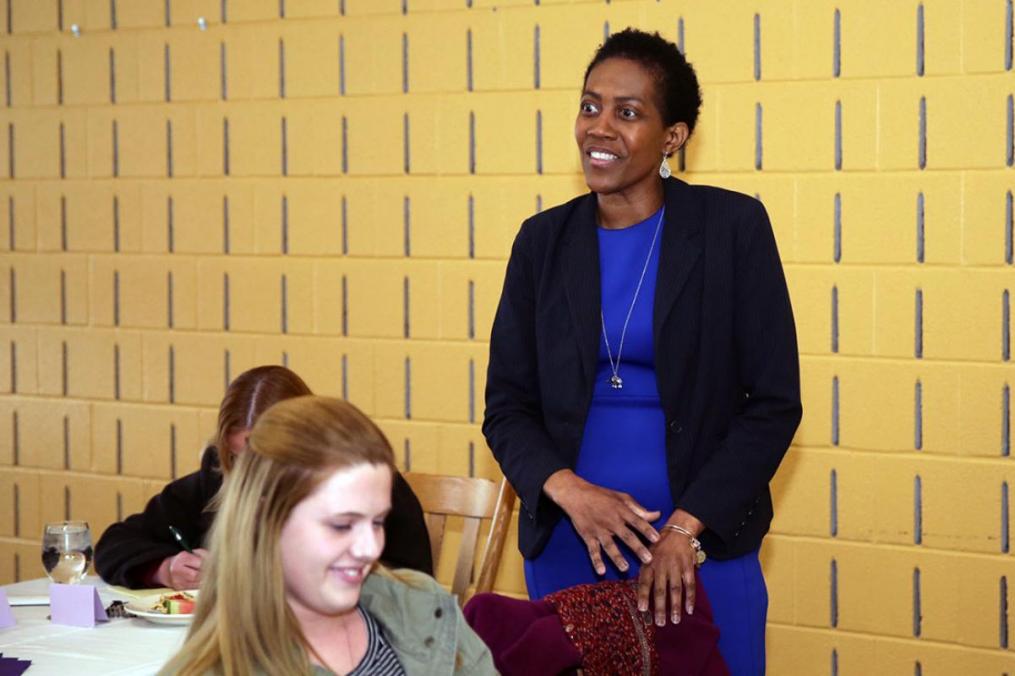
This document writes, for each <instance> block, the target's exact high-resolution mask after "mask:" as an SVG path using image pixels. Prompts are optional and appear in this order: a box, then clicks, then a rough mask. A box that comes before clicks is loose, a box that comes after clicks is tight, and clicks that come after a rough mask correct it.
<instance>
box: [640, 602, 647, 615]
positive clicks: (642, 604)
mask: <svg viewBox="0 0 1015 676" xmlns="http://www.w3.org/2000/svg"><path fill="white" fill-rule="evenodd" d="M647 610H648V603H647V602H646V601H638V612H640V613H644V612H645V611H647Z"/></svg>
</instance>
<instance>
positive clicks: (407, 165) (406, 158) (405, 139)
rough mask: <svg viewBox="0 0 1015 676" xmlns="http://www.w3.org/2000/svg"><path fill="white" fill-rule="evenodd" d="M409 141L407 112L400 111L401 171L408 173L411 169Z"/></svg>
mask: <svg viewBox="0 0 1015 676" xmlns="http://www.w3.org/2000/svg"><path fill="white" fill-rule="evenodd" d="M410 147H411V144H410V141H409V113H402V171H403V172H404V173H406V174H408V173H409V172H410V171H411V170H412V164H411V159H412V158H411V153H410Z"/></svg>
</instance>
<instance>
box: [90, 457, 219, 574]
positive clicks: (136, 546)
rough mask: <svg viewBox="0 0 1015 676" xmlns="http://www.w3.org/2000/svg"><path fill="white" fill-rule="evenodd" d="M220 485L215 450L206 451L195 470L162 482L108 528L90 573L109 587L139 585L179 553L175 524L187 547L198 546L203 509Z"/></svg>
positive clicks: (96, 547)
mask: <svg viewBox="0 0 1015 676" xmlns="http://www.w3.org/2000/svg"><path fill="white" fill-rule="evenodd" d="M221 485H222V474H221V472H220V470H219V468H218V452H217V451H216V450H215V448H214V447H208V448H207V449H205V451H204V455H202V457H201V469H200V470H198V471H197V472H194V473H193V474H188V475H187V476H184V477H181V478H179V479H177V480H176V481H173V482H171V483H170V484H168V485H167V486H166V487H165V488H164V489H162V492H161V493H159V494H158V495H156V496H154V497H153V498H152V499H151V500H149V501H148V505H147V506H146V507H145V509H144V511H143V512H141V513H140V514H133V515H131V516H128V517H127V518H126V519H124V520H123V521H120V522H118V523H114V524H113V525H111V526H109V528H107V529H106V531H105V532H104V533H103V534H102V537H101V538H100V539H99V542H98V544H97V545H96V546H95V570H96V572H97V573H98V574H99V575H100V576H101V577H102V579H103V580H105V581H106V582H108V583H110V584H115V585H122V586H125V587H133V588H138V587H143V586H145V580H144V574H145V573H146V572H147V571H149V570H150V569H151V567H152V566H153V565H157V564H158V563H160V562H161V561H162V560H163V559H165V558H167V557H170V556H174V555H175V554H178V553H180V551H181V550H180V546H179V545H178V544H177V543H176V541H175V540H174V539H173V538H172V535H170V533H169V526H170V525H173V526H176V528H178V529H179V530H180V532H181V533H182V534H183V536H184V537H185V538H187V541H188V542H189V543H190V545H191V546H192V547H198V546H200V545H201V544H202V542H203V540H204V536H205V530H206V528H207V527H206V523H207V522H208V519H207V516H206V515H204V516H203V513H204V510H205V507H207V505H208V503H209V502H210V501H211V499H212V498H213V497H214V496H215V494H216V493H217V492H218V489H219V487H220V486H221Z"/></svg>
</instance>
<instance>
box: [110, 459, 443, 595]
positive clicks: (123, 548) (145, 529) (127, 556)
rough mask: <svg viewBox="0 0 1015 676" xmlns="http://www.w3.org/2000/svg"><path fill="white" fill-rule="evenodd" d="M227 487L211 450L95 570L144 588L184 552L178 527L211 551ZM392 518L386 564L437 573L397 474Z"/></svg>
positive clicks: (115, 531) (136, 518)
mask: <svg viewBox="0 0 1015 676" xmlns="http://www.w3.org/2000/svg"><path fill="white" fill-rule="evenodd" d="M221 486H222V472H221V470H220V469H219V463H218V452H217V451H216V450H215V448H214V447H211V446H209V447H208V448H206V449H205V451H204V455H202V456H201V469H199V470H198V471H196V472H194V473H193V474H188V475H187V476H185V477H182V478H180V479H177V480H176V481H173V482H172V483H170V484H168V485H167V486H166V487H165V488H164V489H162V492H161V493H160V494H158V495H156V496H155V497H153V498H152V499H151V500H149V501H148V505H147V506H146V507H145V510H144V511H143V512H141V513H140V514H133V515H131V516H128V517H127V518H126V519H125V520H124V521H121V522H119V523H114V524H113V525H111V526H110V527H109V528H107V529H106V532H105V533H103V534H102V537H101V538H100V539H99V544H97V545H96V546H95V571H96V572H97V573H98V574H99V575H100V576H101V577H102V579H103V580H105V581H106V582H108V583H110V584H118V585H123V586H125V587H144V586H147V584H148V582H147V581H146V580H145V579H144V578H145V576H146V575H147V574H149V573H151V572H152V569H153V567H154V566H157V565H158V564H159V563H161V562H162V560H163V559H165V558H166V557H168V556H174V555H175V554H179V553H180V546H179V545H178V544H177V543H176V541H175V540H173V538H172V536H171V535H170V533H169V526H171V525H172V526H176V527H177V528H178V529H179V530H180V532H181V533H182V534H183V537H184V538H186V539H187V542H188V543H189V544H190V546H191V547H200V546H206V543H205V541H204V540H205V535H206V534H207V533H208V530H209V529H210V528H211V523H212V520H213V519H214V518H215V513H214V512H212V511H208V510H206V509H205V508H206V507H207V506H208V503H209V502H211V499H212V498H213V497H215V494H216V493H218V491H219V488H220V487H221ZM393 486H394V487H393V490H392V498H391V513H390V514H388V518H387V521H385V523H384V534H385V538H386V539H385V544H384V552H383V553H382V554H381V561H383V562H384V563H385V564H386V565H387V566H389V567H392V568H412V569H415V570H418V571H422V572H424V573H426V574H427V575H432V574H433V560H432V557H431V554H430V538H429V536H428V535H427V530H426V522H425V521H424V519H423V508H422V507H420V504H419V500H418V499H417V498H416V494H415V493H413V492H412V489H411V488H409V484H407V483H406V481H405V479H404V478H403V477H402V475H401V474H399V473H397V472H396V473H395V480H394V483H393Z"/></svg>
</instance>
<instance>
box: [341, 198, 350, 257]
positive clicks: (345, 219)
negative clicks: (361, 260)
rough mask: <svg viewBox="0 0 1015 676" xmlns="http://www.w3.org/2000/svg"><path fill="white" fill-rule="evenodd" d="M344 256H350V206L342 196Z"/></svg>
mask: <svg viewBox="0 0 1015 676" xmlns="http://www.w3.org/2000/svg"><path fill="white" fill-rule="evenodd" d="M342 255H343V256H348V255H349V205H348V201H347V200H346V197H345V195H342Z"/></svg>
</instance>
